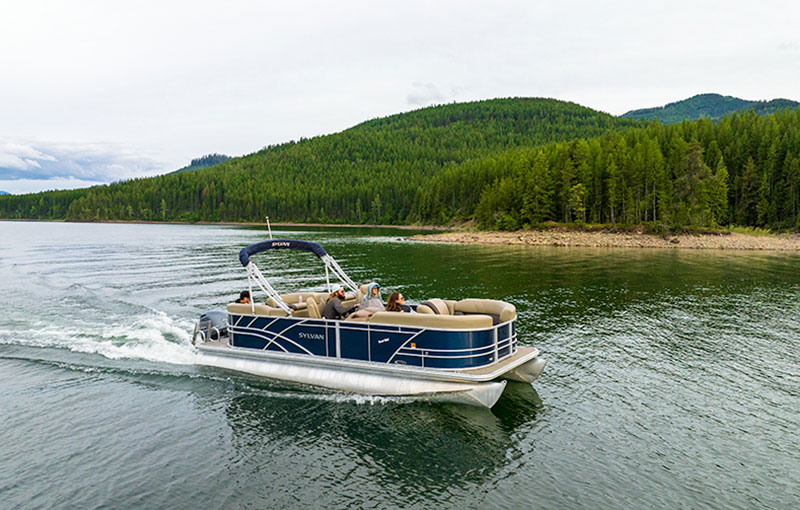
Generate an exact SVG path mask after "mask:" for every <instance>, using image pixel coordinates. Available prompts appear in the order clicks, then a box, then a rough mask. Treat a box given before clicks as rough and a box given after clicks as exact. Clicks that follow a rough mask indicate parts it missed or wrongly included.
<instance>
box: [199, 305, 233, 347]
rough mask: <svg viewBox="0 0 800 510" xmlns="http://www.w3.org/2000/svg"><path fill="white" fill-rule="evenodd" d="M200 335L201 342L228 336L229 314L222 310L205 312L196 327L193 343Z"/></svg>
mask: <svg viewBox="0 0 800 510" xmlns="http://www.w3.org/2000/svg"><path fill="white" fill-rule="evenodd" d="M198 336H199V337H200V341H201V342H206V341H217V340H219V339H220V338H223V337H226V336H228V314H227V313H225V312H222V311H220V310H213V311H210V312H205V313H204V314H203V315H201V316H200V321H199V322H198V323H197V325H195V327H194V336H192V345H194V344H195V343H196V342H197V337H198Z"/></svg>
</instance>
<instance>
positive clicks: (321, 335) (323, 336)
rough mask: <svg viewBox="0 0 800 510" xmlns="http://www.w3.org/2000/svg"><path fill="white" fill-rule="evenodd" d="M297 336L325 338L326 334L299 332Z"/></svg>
mask: <svg viewBox="0 0 800 510" xmlns="http://www.w3.org/2000/svg"><path fill="white" fill-rule="evenodd" d="M297 336H298V337H300V338H307V339H309V340H325V335H323V334H322V333H299V334H298V335H297Z"/></svg>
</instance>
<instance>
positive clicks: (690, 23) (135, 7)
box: [0, 0, 800, 193]
mask: <svg viewBox="0 0 800 510" xmlns="http://www.w3.org/2000/svg"><path fill="white" fill-rule="evenodd" d="M798 20H800V2H794V1H783V2H778V1H771V2H770V1H763V0H762V1H760V2H753V1H747V2H733V1H728V2H721V1H720V2H704V1H702V0H694V1H690V2H680V1H676V0H672V1H667V2H652V1H651V2H641V1H631V2H602V1H597V0H594V1H576V2H569V1H561V2H552V1H550V2H538V1H534V0H527V1H508V2H502V1H492V2H487V1H482V2H467V1H460V2H449V1H438V0H426V1H412V0H403V1H397V2H389V1H375V0H373V1H364V2H358V1H345V0H338V1H336V2H324V3H323V2H303V1H282V2H267V1H262V2H243V1H226V2H218V3H205V2H200V1H168V0H158V1H153V2H149V1H143V0H136V1H131V2H128V1H123V0H116V1H113V2H107V1H81V0H72V1H64V2H44V1H36V0H27V1H25V2H11V1H3V6H2V9H0V190H6V191H9V192H12V193H20V192H28V191H39V190H44V189H53V188H73V187H80V186H86V185H93V184H98V183H105V182H111V181H116V180H120V179H127V178H130V177H134V176H140V175H154V174H158V173H165V172H168V171H171V170H174V169H177V168H180V167H181V166H184V165H186V164H188V163H189V161H190V160H191V159H192V158H195V157H198V156H201V155H204V154H208V153H212V152H220V153H224V154H229V155H232V156H238V155H242V154H247V153H250V152H253V151H256V150H258V149H260V148H261V147H263V146H265V145H268V144H273V143H280V142H284V141H288V140H293V139H297V138H299V137H301V136H304V137H311V136H315V135H319V134H325V133H332V132H336V131H340V130H342V129H345V128H347V127H350V126H352V125H354V124H357V123H359V122H362V121H364V120H367V119H370V118H374V117H379V116H385V115H390V114H393V113H398V112H403V111H408V110H412V109H416V108H419V107H422V106H427V105H431V104H439V103H447V102H452V101H459V102H460V101H470V100H475V99H488V98H496V97H508V96H527V97H554V98H557V99H563V100H569V101H574V102H576V103H579V104H581V105H584V106H588V107H591V108H595V109H598V110H602V111H606V112H609V113H612V114H615V115H619V114H622V113H624V112H626V111H628V110H631V109H636V108H645V107H651V106H659V105H663V104H665V103H668V102H672V101H676V100H680V99H685V98H687V97H690V96H692V95H695V94H698V93H703V92H717V93H721V94H726V95H733V96H737V97H742V98H745V99H772V98H776V97H785V98H790V99H795V100H800V28H798V27H800V23H799V22H798Z"/></svg>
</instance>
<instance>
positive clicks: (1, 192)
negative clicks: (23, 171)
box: [0, 190, 11, 195]
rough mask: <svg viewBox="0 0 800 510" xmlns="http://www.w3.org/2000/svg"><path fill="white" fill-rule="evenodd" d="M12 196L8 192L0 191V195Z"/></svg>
mask: <svg viewBox="0 0 800 510" xmlns="http://www.w3.org/2000/svg"><path fill="white" fill-rule="evenodd" d="M10 194H11V193H9V192H8V191H2V190H0V195H10Z"/></svg>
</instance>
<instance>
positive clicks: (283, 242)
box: [239, 239, 328, 267]
mask: <svg viewBox="0 0 800 510" xmlns="http://www.w3.org/2000/svg"><path fill="white" fill-rule="evenodd" d="M267 250H305V251H310V252H311V253H313V254H314V255H316V256H317V257H319V258H322V257H324V256H325V255H327V254H328V253H327V252H326V251H325V248H323V247H322V246H320V245H319V244H317V243H315V242H313V241H299V240H297V239H269V240H267V241H261V242H260V243H255V244H251V245H250V246H246V247H244V248H242V251H240V252H239V262H241V263H242V265H243V266H245V267H247V264H249V263H250V257H251V256H252V255H255V254H256V253H261V252H262V251H267Z"/></svg>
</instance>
